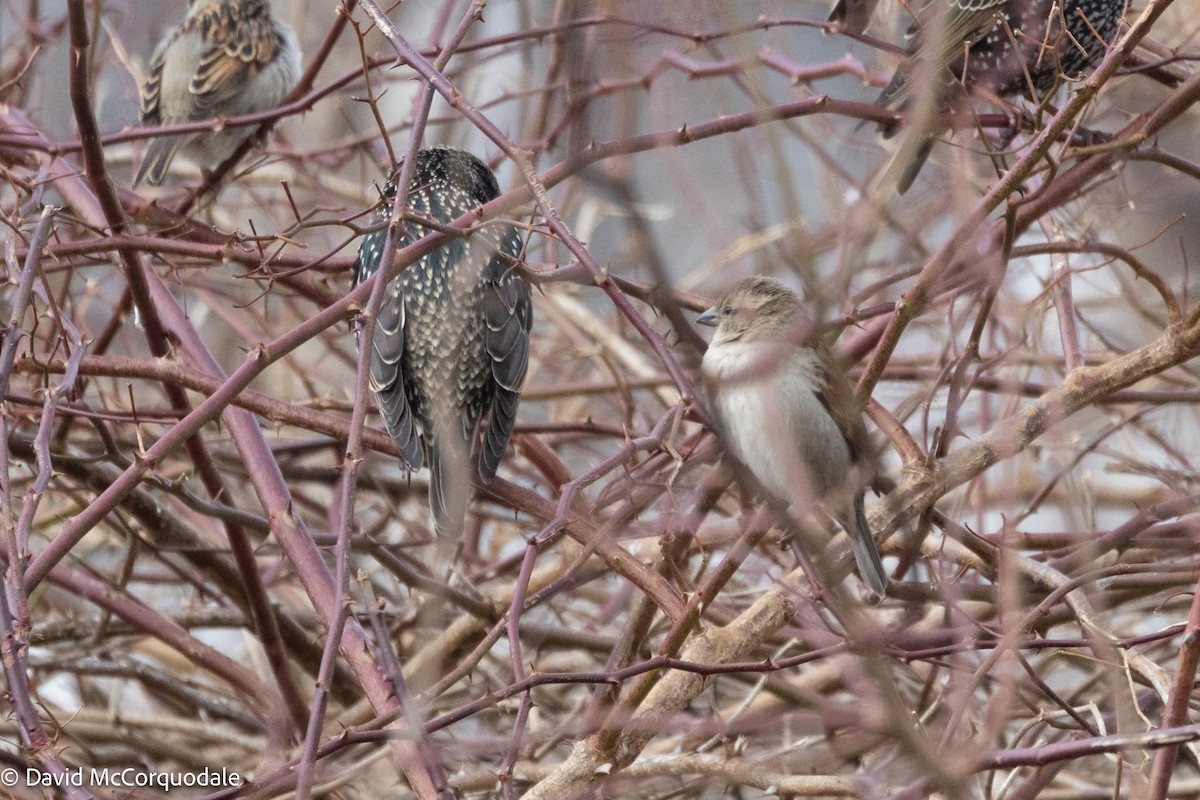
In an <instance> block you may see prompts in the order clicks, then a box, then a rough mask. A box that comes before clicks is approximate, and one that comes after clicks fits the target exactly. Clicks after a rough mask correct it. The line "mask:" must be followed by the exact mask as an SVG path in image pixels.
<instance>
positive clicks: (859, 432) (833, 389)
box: [817, 348, 871, 464]
mask: <svg viewBox="0 0 1200 800" xmlns="http://www.w3.org/2000/svg"><path fill="white" fill-rule="evenodd" d="M835 359H836V357H835V356H834V355H833V354H832V353H830V352H829V351H828V350H827V349H825V348H820V358H819V360H818V363H819V365H820V366H819V368H818V371H817V380H818V382H819V384H818V389H817V399H818V400H820V401H821V405H823V406H824V407H825V410H826V411H828V412H829V416H831V417H833V421H834V422H835V423H836V424H837V427H838V430H839V431H841V434H842V438H843V439H845V440H846V446H847V447H849V448H850V461H851V463H854V464H862V463H865V462H867V461H869V459H870V456H871V442H870V438H869V437H868V435H867V426H866V423H864V422H863V417H862V411H861V406H859V404H858V399H857V398H856V397H855V395H854V388H853V387H852V386H851V385H850V380H849V379H848V378H847V377H846V373H845V372H844V371H843V370H842V369H841V368H840V366H839V365H837V362H836V360H835Z"/></svg>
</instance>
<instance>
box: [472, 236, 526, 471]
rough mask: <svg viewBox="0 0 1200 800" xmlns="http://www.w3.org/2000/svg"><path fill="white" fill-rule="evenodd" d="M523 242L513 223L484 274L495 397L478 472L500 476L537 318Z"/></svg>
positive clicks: (486, 321)
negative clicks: (521, 267) (523, 265)
mask: <svg viewBox="0 0 1200 800" xmlns="http://www.w3.org/2000/svg"><path fill="white" fill-rule="evenodd" d="M520 255H521V244H520V239H519V238H518V236H517V233H516V231H514V230H512V229H511V228H510V229H508V230H507V231H506V232H505V234H504V239H503V241H502V242H501V245H500V250H499V251H498V252H497V253H496V254H495V255H494V256H493V257H492V260H491V262H490V263H489V264H488V266H487V269H486V271H485V273H484V282H485V289H484V295H483V314H484V321H485V324H486V325H487V328H486V330H485V332H484V337H485V340H486V344H487V352H488V355H489V356H490V357H491V359H492V382H493V384H494V385H493V399H492V407H491V410H490V412H489V413H488V426H487V432H486V433H485V434H484V437H483V447H482V449H481V450H480V452H479V475H480V477H481V478H483V480H485V481H488V480H491V479H492V478H494V477H495V476H496V470H497V468H499V466H500V458H501V457H502V456H503V455H504V451H505V449H506V448H507V447H508V440H509V439H510V438H511V437H512V432H513V426H514V425H515V424H516V420H517V403H518V402H519V401H520V399H521V385H522V384H523V383H524V382H525V372H526V370H527V369H528V367H529V326H530V324H531V323H532V321H533V304H532V303H531V302H530V290H529V283H528V282H527V281H526V280H525V278H524V277H523V276H522V275H521V273H520V270H519V269H518V266H517V264H518V262H519V261H520Z"/></svg>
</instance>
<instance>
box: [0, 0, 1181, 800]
mask: <svg viewBox="0 0 1200 800" xmlns="http://www.w3.org/2000/svg"><path fill="white" fill-rule="evenodd" d="M182 5H183V4H182V3H161V4H148V3H144V2H142V1H141V0H103V2H101V1H100V0H92V2H85V1H84V0H66V1H65V2H37V0H29V2H27V3H20V2H10V3H6V4H5V5H4V6H3V7H2V8H0V170H2V175H0V178H2V182H0V209H2V216H3V241H2V242H0V248H2V251H3V257H4V261H5V267H6V272H7V276H8V282H7V284H6V285H5V286H4V287H3V293H2V296H3V300H4V302H3V304H2V307H0V325H4V326H5V328H4V340H3V345H2V348H0V387H2V389H3V412H4V413H3V416H2V417H0V426H2V430H3V436H0V447H3V448H4V453H3V459H0V463H2V464H3V466H2V468H0V469H2V471H0V515H2V518H3V532H4V547H3V554H2V558H3V566H4V585H3V589H4V591H3V592H2V593H0V597H2V598H3V606H2V607H0V633H2V634H3V667H4V676H5V692H4V701H3V703H2V704H0V708H3V709H4V713H3V715H2V716H0V760H2V761H3V762H4V763H3V764H2V765H0V768H3V767H12V768H16V769H17V770H18V772H17V773H13V774H17V775H18V776H19V780H18V781H17V783H16V785H6V786H5V788H4V789H3V790H0V794H2V793H10V794H11V795H12V796H15V797H22V798H24V797H38V796H51V795H56V794H58V793H62V794H65V795H67V796H70V797H92V796H112V795H113V794H114V793H119V794H120V796H122V797H130V796H132V797H158V796H162V791H161V789H160V788H156V786H154V785H151V786H146V787H134V788H133V789H132V790H130V789H128V788H114V786H112V785H97V784H96V783H95V782H93V780H92V775H93V773H91V772H89V771H87V770H88V769H90V768H92V767H96V768H110V769H113V770H122V769H125V768H135V770H139V771H141V772H142V773H145V774H147V775H159V776H161V775H196V774H198V773H201V772H203V771H205V770H209V771H216V770H221V769H226V770H229V771H231V772H233V773H236V774H238V775H239V776H241V777H242V778H243V779H244V780H243V782H242V783H241V784H240V785H237V786H228V785H223V786H218V787H209V788H206V789H202V788H188V787H181V788H177V789H175V790H173V791H172V793H171V796H173V797H176V796H202V795H203V796H208V797H221V798H233V797H239V798H241V797H245V798H250V797H253V798H267V797H282V796H296V797H301V798H306V797H314V796H321V797H338V798H379V797H408V796H419V797H437V796H446V797H449V796H463V797H486V796H493V795H498V796H504V797H517V796H523V797H527V798H572V797H639V798H668V797H697V798H709V797H711V798H716V797H744V798H751V797H768V796H783V797H801V796H819V797H842V796H846V797H862V798H874V797H912V798H915V797H924V796H930V795H938V796H943V797H953V798H960V797H980V798H1011V799H1012V800H1017V798H1033V797H1042V798H1064V799H1065V798H1092V797H1116V796H1120V797H1153V798H1162V797H1165V796H1167V792H1168V790H1169V791H1170V796H1172V797H1184V796H1196V795H1200V724H1197V723H1196V722H1195V721H1194V720H1193V718H1192V717H1191V713H1192V692H1193V686H1194V682H1195V678H1196V667H1197V660H1198V659H1200V594H1197V592H1196V589H1195V585H1196V581H1197V579H1198V577H1200V560H1198V559H1197V556H1196V553H1197V542H1198V541H1200V513H1198V509H1197V505H1198V503H1200V476H1198V474H1197V469H1198V467H1200V461H1198V456H1197V454H1198V453H1200V435H1198V434H1197V431H1198V430H1200V424H1198V423H1200V420H1198V419H1197V418H1198V416H1200V414H1198V413H1197V407H1198V406H1197V404H1198V403H1200V372H1198V370H1197V366H1196V360H1195V359H1196V356H1197V355H1198V354H1200V305H1197V299H1196V298H1197V288H1198V284H1197V281H1196V278H1195V276H1194V275H1193V271H1192V267H1191V265H1192V264H1194V263H1195V262H1196V261H1197V260H1198V259H1200V233H1198V229H1197V226H1196V223H1195V221H1194V220H1195V219H1196V218H1197V214H1200V144H1198V142H1197V139H1196V137H1195V131H1196V130H1197V126H1198V125H1200V112H1198V111H1197V109H1196V103H1197V100H1200V72H1198V71H1197V56H1198V55H1200V41H1198V39H1200V3H1198V2H1197V1H1196V0H1174V2H1172V1H1171V0H1149V2H1148V3H1144V4H1143V3H1137V4H1135V6H1134V8H1132V9H1131V10H1130V12H1129V14H1128V15H1127V17H1126V23H1125V25H1124V26H1123V28H1122V33H1121V38H1120V40H1119V41H1118V42H1117V43H1116V45H1115V46H1114V47H1113V48H1112V49H1111V50H1110V52H1109V53H1108V55H1107V57H1106V58H1105V60H1104V61H1103V63H1102V64H1101V65H1100V67H1099V68H1098V69H1097V70H1096V72H1095V73H1094V74H1093V75H1091V76H1089V77H1088V78H1087V79H1086V80H1084V81H1082V82H1077V83H1072V84H1070V85H1069V86H1066V87H1063V89H1062V90H1061V91H1060V92H1059V93H1058V94H1057V95H1055V97H1054V98H1052V102H1050V103H1047V104H1045V105H1044V106H1043V107H1041V108H1037V109H1035V108H1033V107H1031V106H1030V105H1029V104H1027V103H1020V104H1017V105H1013V106H1006V107H996V106H994V105H989V104H988V102H986V101H985V100H982V99H980V100H978V101H977V102H976V104H975V110H976V112H977V114H976V115H974V116H973V117H972V118H971V119H970V120H966V121H960V126H961V129H960V130H959V131H958V132H957V133H956V134H955V135H953V136H948V137H946V141H942V142H939V144H938V145H937V147H936V149H935V151H934V156H933V160H932V162H931V164H930V165H929V166H928V167H927V168H926V171H925V174H923V175H922V177H921V179H920V181H919V182H918V184H917V186H916V187H915V188H914V189H913V190H912V191H911V192H909V193H908V194H907V195H905V196H904V197H903V198H896V197H893V196H890V193H884V192H880V191H877V190H876V189H877V184H876V183H875V182H874V179H875V177H876V176H877V175H878V174H879V173H880V170H881V169H882V168H883V165H884V163H885V162H886V160H887V154H886V152H885V147H886V146H885V145H884V144H883V143H882V142H881V141H880V140H879V139H878V138H877V137H876V136H874V135H873V134H872V131H871V126H870V125H869V126H868V127H866V128H861V127H859V123H860V122H862V121H867V122H869V123H873V122H878V121H880V120H886V119H890V118H891V115H892V112H890V111H887V110H885V109H882V108H878V107H876V106H874V105H873V104H872V103H871V99H872V98H873V97H874V96H875V94H876V93H877V92H878V87H879V86H881V85H882V84H883V83H885V82H886V80H887V78H888V74H889V72H890V70H891V69H892V68H894V66H895V64H896V63H897V60H898V58H899V55H898V50H897V48H896V47H894V46H893V45H892V44H890V43H892V42H897V41H899V40H900V35H899V32H900V30H901V29H902V27H903V25H904V24H905V23H904V19H905V16H904V14H903V13H902V12H901V10H900V9H899V8H897V7H896V6H897V4H888V3H885V4H883V6H882V7H881V10H880V15H879V18H878V19H877V20H876V22H875V23H874V25H873V26H872V28H871V29H870V34H871V35H869V36H866V37H858V38H856V37H850V36H846V35H833V36H828V35H823V34H825V33H828V31H826V30H825V27H826V26H825V24H824V22H823V21H822V20H823V19H824V16H825V13H826V9H825V8H824V7H823V6H822V5H821V4H819V3H817V2H800V1H799V0H796V1H795V2H791V1H789V2H784V1H783V0H777V1H776V2H763V3H741V2H739V3H728V2H718V1H717V0H709V2H693V3H668V2H655V0H640V2H626V0H578V2H575V1H574V0H567V1H566V2H563V1H561V0H560V1H559V2H551V0H537V1H536V2H514V0H494V2H492V3H489V4H487V7H486V13H482V12H483V11H484V8H483V6H484V4H483V3H482V2H478V3H469V2H466V0H458V2H455V1H454V0H444V1H442V2H434V1H433V0H409V2H406V3H403V4H402V5H397V6H396V7H395V8H388V7H387V6H386V5H385V6H384V7H383V8H380V5H377V4H376V2H374V1H373V0H360V2H351V0H342V2H338V0H293V2H290V3H288V2H279V3H277V4H276V5H277V7H278V9H277V10H278V13H280V14H281V16H283V17H285V18H286V19H288V20H290V21H291V22H292V23H293V25H294V26H295V27H296V29H297V32H298V33H299V35H300V38H301V40H302V41H303V43H304V46H305V54H306V56H305V63H306V66H307V70H308V71H307V72H306V75H305V78H304V79H303V80H302V82H301V85H300V86H299V87H298V88H297V90H296V91H295V92H294V93H293V94H292V96H291V97H290V98H288V100H286V101H285V103H284V105H283V106H282V107H280V108H279V109H277V110H276V111H273V112H269V113H265V114H262V115H259V117H258V118H256V119H255V120H254V124H258V125H262V126H263V128H264V131H263V132H264V134H267V129H271V132H270V133H269V135H266V138H265V142H266V149H265V151H254V152H250V153H248V154H244V157H243V158H242V159H241V160H240V161H238V162H237V163H236V164H229V165H225V167H226V169H225V170H224V171H223V172H218V174H215V175H208V174H204V175H202V174H200V173H199V172H198V171H196V170H195V168H194V167H188V165H186V164H184V163H182V161H181V162H180V163H178V164H176V165H175V167H174V177H173V178H172V179H170V180H168V182H167V186H166V187H165V188H163V189H162V190H155V189H146V188H144V187H143V189H142V190H140V191H137V192H135V191H132V190H130V189H129V188H128V187H129V185H130V180H131V178H132V175H133V172H134V167H135V164H136V163H137V159H138V158H139V157H140V154H141V152H142V151H143V148H144V145H145V141H146V139H147V138H148V136H149V135H150V133H148V132H147V131H145V130H139V129H138V128H136V127H135V126H134V125H133V124H132V123H133V122H134V121H135V120H136V116H137V110H136V87H137V76H138V74H139V71H140V69H141V67H142V64H143V63H144V59H145V54H148V53H149V51H150V48H151V46H152V44H153V42H154V41H155V40H156V39H157V37H158V36H159V35H160V34H161V32H162V31H163V30H164V28H165V26H166V25H168V24H174V23H175V22H176V21H177V19H178V15H179V14H181V13H182V8H181V7H182ZM176 6H180V7H178V8H177V7H176ZM385 15H390V21H391V24H387V22H386V20H387V19H388V18H389V16H385ZM391 25H394V28H393V27H391ZM430 101H431V102H432V105H427V102H430ZM426 109H427V110H428V114H426V113H425V111H426ZM414 137H417V139H418V140H419V141H420V142H422V143H424V144H426V145H428V144H451V145H456V146H460V147H464V148H466V149H469V150H471V151H472V152H475V153H478V154H480V155H481V156H483V157H485V158H486V159H487V160H488V161H489V162H490V163H491V164H492V165H493V166H495V167H496V169H497V172H498V175H499V177H500V182H501V186H502V188H503V189H504V190H505V191H504V193H503V195H502V196H501V197H500V198H499V199H497V200H495V201H493V202H492V203H490V204H489V205H488V206H487V207H485V209H484V211H483V214H482V217H481V218H480V219H479V220H476V221H475V223H474V224H495V221H496V220H500V221H503V222H506V223H509V224H515V225H517V226H518V228H519V229H520V230H521V231H522V235H523V238H524V239H525V241H526V260H527V263H526V265H525V267H524V268H525V269H526V271H527V273H528V275H529V277H530V279H531V280H532V281H533V282H534V283H535V284H536V286H537V287H538V291H536V292H535V295H536V296H535V301H534V302H535V323H534V329H533V335H532V344H531V363H530V370H529V378H528V381H527V384H526V390H525V394H524V399H523V402H522V406H521V414H520V418H519V427H518V429H517V435H516V439H515V445H514V447H513V449H512V452H510V453H509V454H508V456H507V458H506V459H505V462H504V464H503V465H502V468H501V475H500V478H499V479H498V480H496V481H495V482H494V483H492V484H490V485H488V486H480V487H478V491H479V496H478V498H477V500H476V502H475V504H474V506H473V512H472V515H471V517H470V520H469V524H468V531H467V534H466V537H465V539H464V542H463V544H462V547H461V550H460V551H458V552H453V548H452V546H450V547H449V548H448V546H447V545H445V544H441V543H438V542H436V541H434V539H433V537H432V532H431V529H430V524H429V520H428V510H427V504H426V498H425V495H426V490H427V480H426V477H425V474H424V473H418V474H417V475H414V476H408V475H406V474H404V473H403V471H402V470H401V469H400V465H399V461H398V459H397V458H396V455H395V449H394V446H393V444H392V442H391V440H390V439H389V438H388V437H387V435H386V434H385V433H384V432H383V431H382V429H381V428H380V427H379V424H378V417H377V416H375V415H374V414H373V412H368V413H365V415H364V414H363V413H359V414H357V415H356V414H354V413H353V412H354V411H355V409H359V410H360V412H362V411H367V409H369V400H368V395H367V394H366V392H365V382H364V381H362V380H361V379H359V378H358V377H356V376H358V375H359V374H360V373H359V372H358V371H357V369H356V367H357V360H358V356H357V348H356V340H355V333H354V330H355V325H356V324H357V320H358V311H359V310H360V309H362V308H364V307H365V306H366V304H367V298H368V297H369V294H370V290H371V288H372V285H373V284H371V283H367V284H365V285H364V286H362V287H359V288H358V289H356V290H354V291H353V292H351V290H350V278H349V267H350V265H351V263H352V260H353V256H354V252H355V250H356V248H357V241H358V238H359V237H360V235H361V234H362V233H363V231H364V230H365V229H367V227H368V225H369V222H368V220H369V219H370V211H371V210H372V209H373V208H374V207H375V206H376V204H377V203H378V201H379V197H380V194H379V185H380V183H381V179H382V177H383V175H384V174H385V173H386V171H387V170H388V169H389V166H390V164H391V163H393V162H394V161H395V160H396V159H398V158H401V157H403V155H404V153H405V152H408V151H409V149H410V144H411V143H412V142H413V140H414ZM207 166H210V167H211V166H214V165H207ZM461 234H462V231H461V230H459V231H455V230H447V231H441V232H439V233H435V234H432V235H431V237H430V238H429V239H428V240H426V241H425V242H423V243H418V245H417V246H415V247H414V248H410V249H409V250H405V251H402V252H400V253H399V256H398V258H399V259H401V260H402V261H403V260H405V259H407V260H408V261H411V260H412V259H413V258H415V257H416V256H417V255H419V252H418V250H419V248H420V247H422V246H423V247H425V248H428V247H430V246H432V245H435V244H437V243H439V242H442V241H445V240H447V239H448V238H449V237H452V236H455V235H461ZM751 273H766V274H773V275H776V276H779V277H781V278H782V279H784V280H785V281H786V282H788V283H789V284H791V285H793V286H796V287H797V288H803V289H804V290H805V294H806V296H807V297H808V299H809V302H810V303H812V304H813V306H814V307H815V308H816V309H817V310H818V311H819V313H820V315H821V316H822V317H823V318H825V319H827V320H829V321H831V322H833V323H840V324H841V326H842V328H843V330H842V334H841V336H840V337H839V339H838V345H839V348H840V349H841V351H842V352H843V353H844V354H845V355H846V357H847V359H848V362H849V363H850V364H851V365H852V375H853V378H854V380H856V381H857V382H858V388H859V391H860V395H861V396H862V397H863V398H864V400H867V399H868V398H869V402H868V407H867V410H868V414H869V416H870V419H871V421H872V422H873V426H874V428H875V429H876V433H875V436H876V438H877V440H878V442H879V445H880V448H881V452H882V458H881V460H882V463H883V465H884V468H883V470H882V475H881V477H880V479H879V481H878V482H877V485H876V486H875V487H874V488H875V489H876V490H877V496H876V497H875V498H874V499H873V500H871V501H869V503H868V505H869V507H870V508H869V515H870V520H871V524H872V527H873V529H874V530H875V532H876V535H877V537H878V538H879V540H880V542H881V547H882V549H883V551H884V553H885V556H886V557H887V562H886V563H887V565H888V567H889V569H891V570H893V575H894V576H895V578H896V581H895V583H894V587H893V590H892V591H891V592H890V593H889V597H888V598H887V599H886V600H885V601H883V602H882V603H880V604H877V605H876V604H871V603H869V602H865V600H864V599H863V597H862V592H861V586H860V584H858V582H857V579H856V578H853V577H846V575H845V571H846V570H848V569H849V566H848V563H849V561H848V558H847V557H846V555H847V550H848V548H847V547H846V543H845V537H844V536H838V537H836V538H835V539H833V543H832V544H831V547H832V548H834V551H835V552H836V553H837V554H838V555H839V558H838V559H837V560H834V561H830V560H828V559H818V558H815V557H814V556H815V555H816V554H813V553H811V552H810V553H808V554H805V553H802V552H801V551H799V550H798V549H797V548H796V546H795V544H794V538H793V537H791V536H789V535H786V534H781V533H780V530H779V528H778V526H776V525H774V522H773V517H772V516H771V514H770V512H768V511H765V510H763V509H762V508H761V507H760V506H759V505H758V504H756V503H755V502H753V496H752V494H750V493H748V492H747V491H745V490H743V489H742V488H740V487H739V485H738V483H737V482H736V480H735V479H734V477H733V476H732V475H731V474H730V473H729V471H728V470H727V469H725V468H724V467H723V466H722V465H721V463H720V447H719V444H718V442H717V441H716V440H715V439H714V437H713V436H712V434H711V433H710V432H709V431H708V429H707V428H706V427H705V426H704V424H703V422H702V420H703V419H704V413H703V404H702V402H701V401H699V397H700V394H699V393H698V391H697V389H698V386H697V382H696V374H695V367H696V364H697V363H698V357H699V353H700V352H701V348H702V346H703V343H702V341H701V340H700V338H699V336H698V335H697V334H696V333H695V331H694V329H693V327H692V324H693V320H694V318H695V313H694V312H696V311H699V310H701V309H703V308H704V307H705V306H706V305H707V298H710V297H711V296H712V295H713V294H715V293H716V292H718V291H719V290H721V289H723V288H725V287H727V286H729V285H731V284H732V283H733V282H735V281H736V280H737V279H738V278H739V277H742V276H744V275H747V274H751ZM364 419H365V425H364ZM763 424H764V425H767V426H769V425H771V424H772V421H771V420H763ZM810 562H811V563H810ZM830 563H833V564H834V565H835V566H834V567H833V568H830V567H829V566H828V564H830ZM813 565H816V566H813ZM822 565H824V566H822ZM839 570H841V572H839ZM27 767H28V768H29V769H28V771H27V769H26V768H27ZM81 768H84V772H82V773H79V772H78V770H80V769H81ZM80 774H82V776H83V780H82V784H83V785H79V786H67V787H66V788H64V789H52V788H48V784H49V783H50V782H51V781H58V782H59V783H62V782H64V781H66V782H67V783H70V781H69V779H70V778H71V777H72V776H73V775H80Z"/></svg>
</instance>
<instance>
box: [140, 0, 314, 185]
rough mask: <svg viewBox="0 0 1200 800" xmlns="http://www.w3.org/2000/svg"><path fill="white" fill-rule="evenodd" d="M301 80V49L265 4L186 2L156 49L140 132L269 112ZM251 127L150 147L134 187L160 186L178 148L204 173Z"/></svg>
mask: <svg viewBox="0 0 1200 800" xmlns="http://www.w3.org/2000/svg"><path fill="white" fill-rule="evenodd" d="M299 78H300V46H299V45H298V44H297V43H296V34H295V33H294V32H293V31H292V29H291V28H290V27H288V26H287V25H286V24H284V23H283V22H281V21H280V20H279V19H277V18H276V17H275V16H274V15H273V14H272V13H271V3H270V2H269V0H190V2H189V4H188V12H187V16H186V17H185V18H184V20H183V22H182V23H180V24H179V26H178V27H176V28H174V29H173V30H171V31H170V32H169V33H168V34H167V35H166V36H164V37H163V40H162V41H161V42H160V43H159V45H158V47H157V48H156V49H155V51H154V56H153V57H152V58H151V59H150V69H149V74H148V75H147V76H146V81H145V83H144V84H143V85H142V89H141V99H142V114H141V120H142V124H143V125H175V124H178V123H183V122H198V121H199V120H205V119H216V118H218V117H239V116H245V115H246V114H253V113H256V112H258V111H265V110H266V109H269V108H274V107H275V106H277V105H278V104H279V101H280V100H282V99H283V98H284V95H286V94H287V93H288V92H290V91H291V90H292V88H293V87H294V86H295V85H296V81H297V80H299ZM253 134H254V128H253V127H243V128H225V129H222V130H220V131H216V132H204V133H190V134H184V135H181V136H161V137H158V138H155V139H151V140H150V146H149V148H147V150H146V155H145V158H143V159H142V164H141V166H140V167H139V168H138V171H137V176H136V177H135V178H134V180H133V185H134V186H137V185H138V184H139V183H141V182H142V181H143V180H144V181H146V183H148V184H150V185H151V186H158V185H159V184H161V183H162V182H163V178H164V177H165V176H166V174H167V167H169V166H170V165H171V161H172V159H174V158H175V154H176V153H177V152H178V151H179V150H180V148H182V149H183V150H184V152H185V153H186V154H187V155H188V156H189V157H190V158H192V159H194V160H196V161H197V162H198V163H199V164H200V166H201V167H205V168H211V167H215V166H217V165H218V164H219V163H221V162H222V161H224V160H225V159H227V158H229V156H231V155H233V152H234V151H235V150H237V148H238V147H240V146H241V144H242V142H244V141H245V140H246V139H247V138H248V137H250V136H252V135H253Z"/></svg>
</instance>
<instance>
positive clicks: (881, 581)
mask: <svg viewBox="0 0 1200 800" xmlns="http://www.w3.org/2000/svg"><path fill="white" fill-rule="evenodd" d="M848 522H849V523H850V524H849V525H847V526H846V533H847V534H848V535H849V536H850V544H851V545H852V546H853V548H854V560H855V561H857V562H858V572H859V574H860V575H861V576H862V579H863V582H864V583H865V584H867V587H868V588H869V589H870V590H871V591H872V592H874V593H875V594H877V595H879V596H880V597H883V596H884V595H885V594H886V593H887V585H888V576H887V572H885V571H884V569H883V561H881V560H880V558H879V548H878V547H876V546H875V539H874V538H873V537H872V536H871V527H870V526H869V525H867V512H866V509H865V508H864V507H863V495H862V493H861V492H859V494H858V495H857V496H855V498H854V513H853V516H852V517H851V518H850V519H849V520H848Z"/></svg>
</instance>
